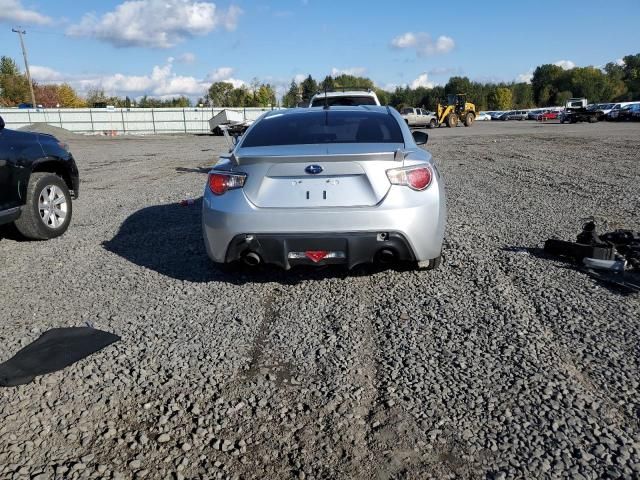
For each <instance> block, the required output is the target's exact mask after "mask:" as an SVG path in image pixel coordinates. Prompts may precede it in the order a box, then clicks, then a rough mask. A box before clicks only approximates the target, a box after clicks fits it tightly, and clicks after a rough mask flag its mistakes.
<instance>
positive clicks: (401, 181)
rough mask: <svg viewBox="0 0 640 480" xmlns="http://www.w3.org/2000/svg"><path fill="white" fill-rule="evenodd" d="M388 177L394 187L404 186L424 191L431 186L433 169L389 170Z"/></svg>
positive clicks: (424, 167)
mask: <svg viewBox="0 0 640 480" xmlns="http://www.w3.org/2000/svg"><path fill="white" fill-rule="evenodd" d="M387 177H389V181H390V182H391V184H392V185H404V186H406V187H409V188H411V189H412V190H424V189H426V188H427V187H428V186H429V185H431V180H433V169H432V168H431V167H430V166H429V165H416V166H413V167H404V168H392V169H391V170H387Z"/></svg>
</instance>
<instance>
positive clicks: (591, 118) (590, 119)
mask: <svg viewBox="0 0 640 480" xmlns="http://www.w3.org/2000/svg"><path fill="white" fill-rule="evenodd" d="M597 121H598V117H589V123H596V122H597Z"/></svg>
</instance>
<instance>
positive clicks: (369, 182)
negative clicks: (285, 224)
mask: <svg viewBox="0 0 640 480" xmlns="http://www.w3.org/2000/svg"><path fill="white" fill-rule="evenodd" d="M402 147H403V145H402V144H357V145H354V144H330V145H327V144H320V145H287V146H281V147H278V149H277V151H276V150H275V149H274V148H272V147H252V148H245V149H242V148H241V149H239V150H238V152H237V153H236V155H235V161H236V163H237V164H238V165H239V167H240V168H239V169H240V170H243V171H245V172H247V173H248V178H247V183H246V184H245V187H244V191H245V194H246V195H247V197H248V198H249V200H250V201H251V202H252V203H254V204H255V205H256V206H258V207H263V208H314V207H315V208H319V207H363V206H372V205H376V204H378V203H379V202H380V201H381V200H382V199H383V198H384V197H385V195H386V194H387V192H388V191H389V188H390V186H391V185H390V183H389V180H388V178H387V176H386V170H387V169H389V168H394V167H397V166H401V165H402V163H401V160H400V165H399V161H398V159H402V158H403V157H402V155H397V154H396V152H397V151H398V150H400V149H401V148H402ZM313 172H317V173H313Z"/></svg>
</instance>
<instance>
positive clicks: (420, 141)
mask: <svg viewBox="0 0 640 480" xmlns="http://www.w3.org/2000/svg"><path fill="white" fill-rule="evenodd" d="M411 135H412V136H413V141H414V142H416V145H424V144H425V143H427V140H429V134H427V133H426V132H421V131H419V130H414V131H413V132H411Z"/></svg>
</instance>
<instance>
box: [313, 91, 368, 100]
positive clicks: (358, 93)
mask: <svg viewBox="0 0 640 480" xmlns="http://www.w3.org/2000/svg"><path fill="white" fill-rule="evenodd" d="M325 96H326V97H327V98H332V97H375V96H376V93H375V92H372V91H367V90H346V91H344V92H326V93H325V92H318V93H316V94H315V95H314V96H313V97H312V98H311V100H313V99H314V98H318V97H319V98H324V97H325Z"/></svg>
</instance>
